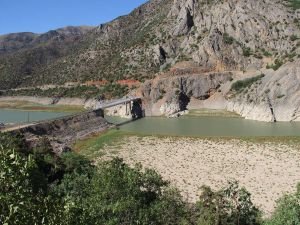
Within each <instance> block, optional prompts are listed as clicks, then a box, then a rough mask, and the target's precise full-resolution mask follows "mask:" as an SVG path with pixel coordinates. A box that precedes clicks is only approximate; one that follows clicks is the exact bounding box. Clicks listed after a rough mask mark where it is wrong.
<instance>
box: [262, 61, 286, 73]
mask: <svg viewBox="0 0 300 225" xmlns="http://www.w3.org/2000/svg"><path fill="white" fill-rule="evenodd" d="M282 65H283V62H282V61H281V60H279V59H275V61H274V64H271V65H269V64H268V65H267V67H266V68H267V69H273V70H275V71H276V70H278V69H279V68H280V67H281V66H282Z"/></svg>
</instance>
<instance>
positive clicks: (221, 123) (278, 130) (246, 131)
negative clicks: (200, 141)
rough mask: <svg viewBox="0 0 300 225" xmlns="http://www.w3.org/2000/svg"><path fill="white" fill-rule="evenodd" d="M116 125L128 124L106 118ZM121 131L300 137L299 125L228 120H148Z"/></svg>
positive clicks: (183, 134) (193, 118) (199, 135)
mask: <svg viewBox="0 0 300 225" xmlns="http://www.w3.org/2000/svg"><path fill="white" fill-rule="evenodd" d="M106 118H107V120H108V121H110V122H113V123H120V122H125V120H123V119H122V120H120V119H119V118H112V117H106ZM119 128H120V130H123V131H127V132H134V133H140V134H147V135H149V134H150V135H152V134H153V135H156V134H158V135H175V136H177V135H178V136H195V137H203V136H235V137H242V136H254V137H255V136H300V122H278V123H268V122H259V121H253V120H245V119H243V118H225V117H180V118H163V117H146V118H143V119H140V120H137V121H133V122H130V123H124V124H123V125H120V126H119Z"/></svg>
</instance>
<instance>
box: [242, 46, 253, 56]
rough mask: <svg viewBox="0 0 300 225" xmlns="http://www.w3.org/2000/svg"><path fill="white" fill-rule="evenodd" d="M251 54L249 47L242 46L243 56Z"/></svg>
mask: <svg viewBox="0 0 300 225" xmlns="http://www.w3.org/2000/svg"><path fill="white" fill-rule="evenodd" d="M251 54H252V52H251V49H250V48H248V47H244V48H243V56H245V57H249V56H251Z"/></svg>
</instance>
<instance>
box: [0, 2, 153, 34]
mask: <svg viewBox="0 0 300 225" xmlns="http://www.w3.org/2000/svg"><path fill="white" fill-rule="evenodd" d="M145 2H147V0H0V9H1V12H0V34H7V33H16V32H34V33H43V32H47V31H49V30H53V29H57V28H60V27H65V26H80V25H90V26H96V25H99V24H102V23H105V22H109V21H111V20H113V19H115V18H116V17H118V16H121V15H126V14H128V13H129V12H131V11H132V10H133V9H134V8H136V7H138V6H139V5H141V4H143V3H145Z"/></svg>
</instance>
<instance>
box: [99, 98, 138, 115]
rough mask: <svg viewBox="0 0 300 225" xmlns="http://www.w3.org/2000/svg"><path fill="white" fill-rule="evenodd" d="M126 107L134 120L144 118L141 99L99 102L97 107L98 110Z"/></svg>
mask: <svg viewBox="0 0 300 225" xmlns="http://www.w3.org/2000/svg"><path fill="white" fill-rule="evenodd" d="M124 104H125V105H126V114H127V113H131V115H132V118H133V119H137V118H141V117H143V116H144V110H143V108H142V99H141V98H139V97H132V96H129V97H128V96H126V97H124V98H120V99H114V100H111V101H99V103H98V104H97V105H96V107H95V108H96V110H97V109H102V110H104V109H107V108H111V107H114V106H117V105H124Z"/></svg>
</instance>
